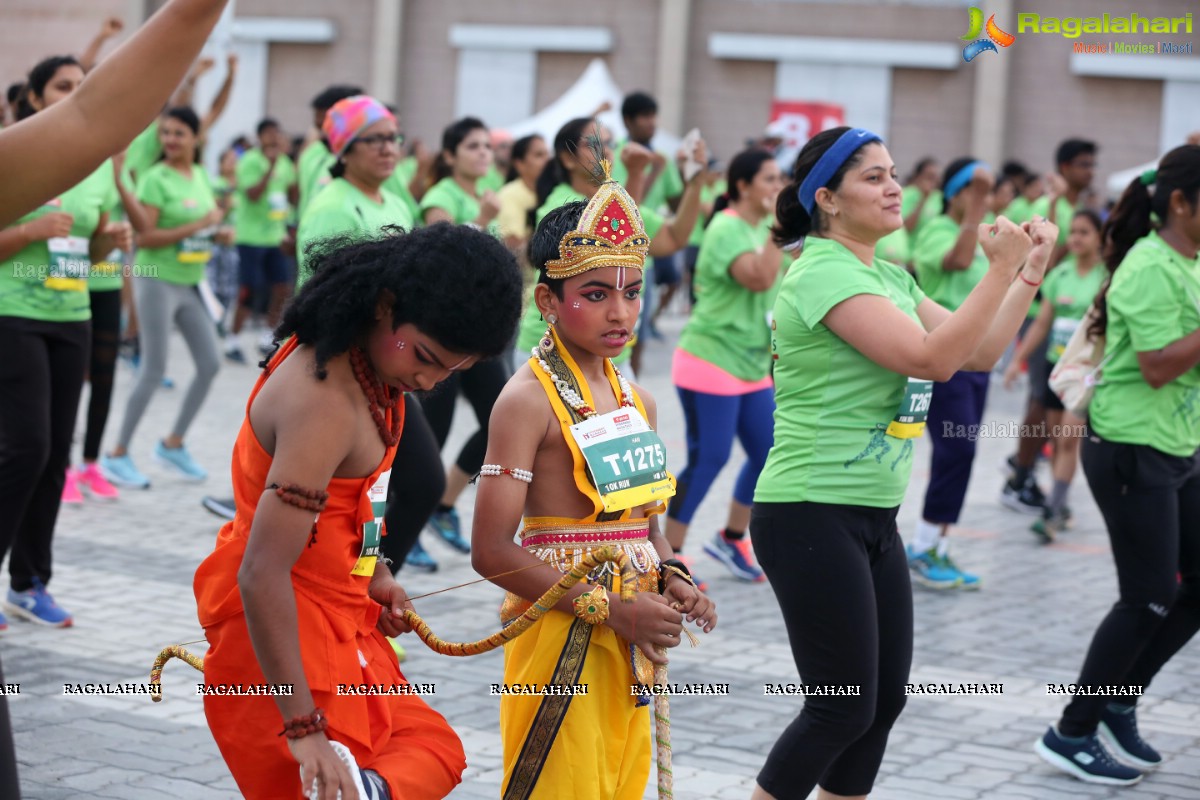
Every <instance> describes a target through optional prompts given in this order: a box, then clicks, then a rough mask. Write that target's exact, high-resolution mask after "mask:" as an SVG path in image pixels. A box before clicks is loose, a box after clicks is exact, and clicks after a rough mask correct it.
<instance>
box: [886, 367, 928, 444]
mask: <svg viewBox="0 0 1200 800" xmlns="http://www.w3.org/2000/svg"><path fill="white" fill-rule="evenodd" d="M932 399H933V381H927V380H923V379H921V378H909V379H908V383H906V384H905V385H904V398H903V399H902V400H901V401H900V408H899V410H898V411H896V416H895V417H893V418H892V421H891V422H889V423H888V426H887V430H886V431H884V433H886V434H887V435H888V436H894V437H895V438H897V439H915V438H917V437H918V436H920V435H921V434H922V433H923V432H924V431H925V418H926V417H928V416H929V401H930V400H932Z"/></svg>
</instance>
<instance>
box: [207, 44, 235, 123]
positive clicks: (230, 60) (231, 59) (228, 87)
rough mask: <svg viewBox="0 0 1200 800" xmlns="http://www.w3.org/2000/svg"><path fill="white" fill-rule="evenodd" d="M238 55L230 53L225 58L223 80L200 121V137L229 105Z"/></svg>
mask: <svg viewBox="0 0 1200 800" xmlns="http://www.w3.org/2000/svg"><path fill="white" fill-rule="evenodd" d="M237 65H238V57H237V54H236V53H230V54H229V55H228V56H226V58H225V67H226V68H225V80H224V82H223V83H222V84H221V88H220V89H219V90H218V91H217V96H216V97H214V98H213V101H212V106H211V107H210V108H209V109H208V113H207V114H205V115H204V119H203V120H202V121H201V122H200V137H201V138H204V135H205V134H206V133H208V132H209V130H211V129H212V126H213V125H215V124H216V123H217V120H218V119H220V118H221V115H222V114H223V113H225V106H227V105H229V95H230V93H231V92H233V79H234V77H235V76H236V75H237Z"/></svg>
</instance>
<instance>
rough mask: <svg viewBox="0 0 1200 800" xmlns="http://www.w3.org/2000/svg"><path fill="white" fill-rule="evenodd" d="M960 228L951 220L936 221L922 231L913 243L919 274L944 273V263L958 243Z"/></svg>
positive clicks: (914, 261) (915, 262) (914, 262)
mask: <svg viewBox="0 0 1200 800" xmlns="http://www.w3.org/2000/svg"><path fill="white" fill-rule="evenodd" d="M958 233H959V229H958V226H957V225H955V224H954V223H953V221H952V220H949V218H944V219H942V220H934V221H932V222H930V223H929V224H928V225H926V226H925V227H924V228H922V229H921V232H920V233H918V234H917V239H916V241H915V242H913V246H912V251H913V264H915V265H916V267H917V272H918V274H931V273H935V272H941V271H942V261H943V260H945V258H946V254H947V253H949V252H950V251H951V250H952V249H953V248H954V243H955V242H956V241H958Z"/></svg>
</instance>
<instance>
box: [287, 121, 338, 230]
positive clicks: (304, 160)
mask: <svg viewBox="0 0 1200 800" xmlns="http://www.w3.org/2000/svg"><path fill="white" fill-rule="evenodd" d="M336 162H337V159H336V158H334V157H333V153H331V152H329V148H328V147H327V146H326V144H325V142H324V141H323V140H321V139H317V140H316V141H314V142H313V143H312V144H310V145H309V146H308V147H306V148H304V150H303V151H301V153H300V157H299V158H298V159H296V184H297V186H298V187H299V191H300V198H299V203H298V206H299V207H298V208H297V209H296V211H297V214H298V216H299V218H300V219H304V211H305V210H306V209H307V208H308V204H309V203H311V202H312V200H313V198H314V197H316V196H317V195H318V194H319V193H320V191H321V189H323V188H325V187H326V186H328V185H329V183H330V182H331V181H332V180H333V176H332V175H330V174H329V168H330V167H332V166H333V165H334V164H335V163H336Z"/></svg>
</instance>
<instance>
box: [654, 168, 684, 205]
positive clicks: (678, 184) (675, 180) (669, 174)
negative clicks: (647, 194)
mask: <svg viewBox="0 0 1200 800" xmlns="http://www.w3.org/2000/svg"><path fill="white" fill-rule="evenodd" d="M658 179H659V180H660V181H662V182H663V187H662V196H663V199H666V200H670V199H672V198H675V197H679V195H681V194H683V174H682V173H680V171H679V166H678V165H677V164H675V162H674V161H670V160H668V161H667V166H666V167H664V168H663V173H662V175H660V176H659V178H658Z"/></svg>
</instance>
